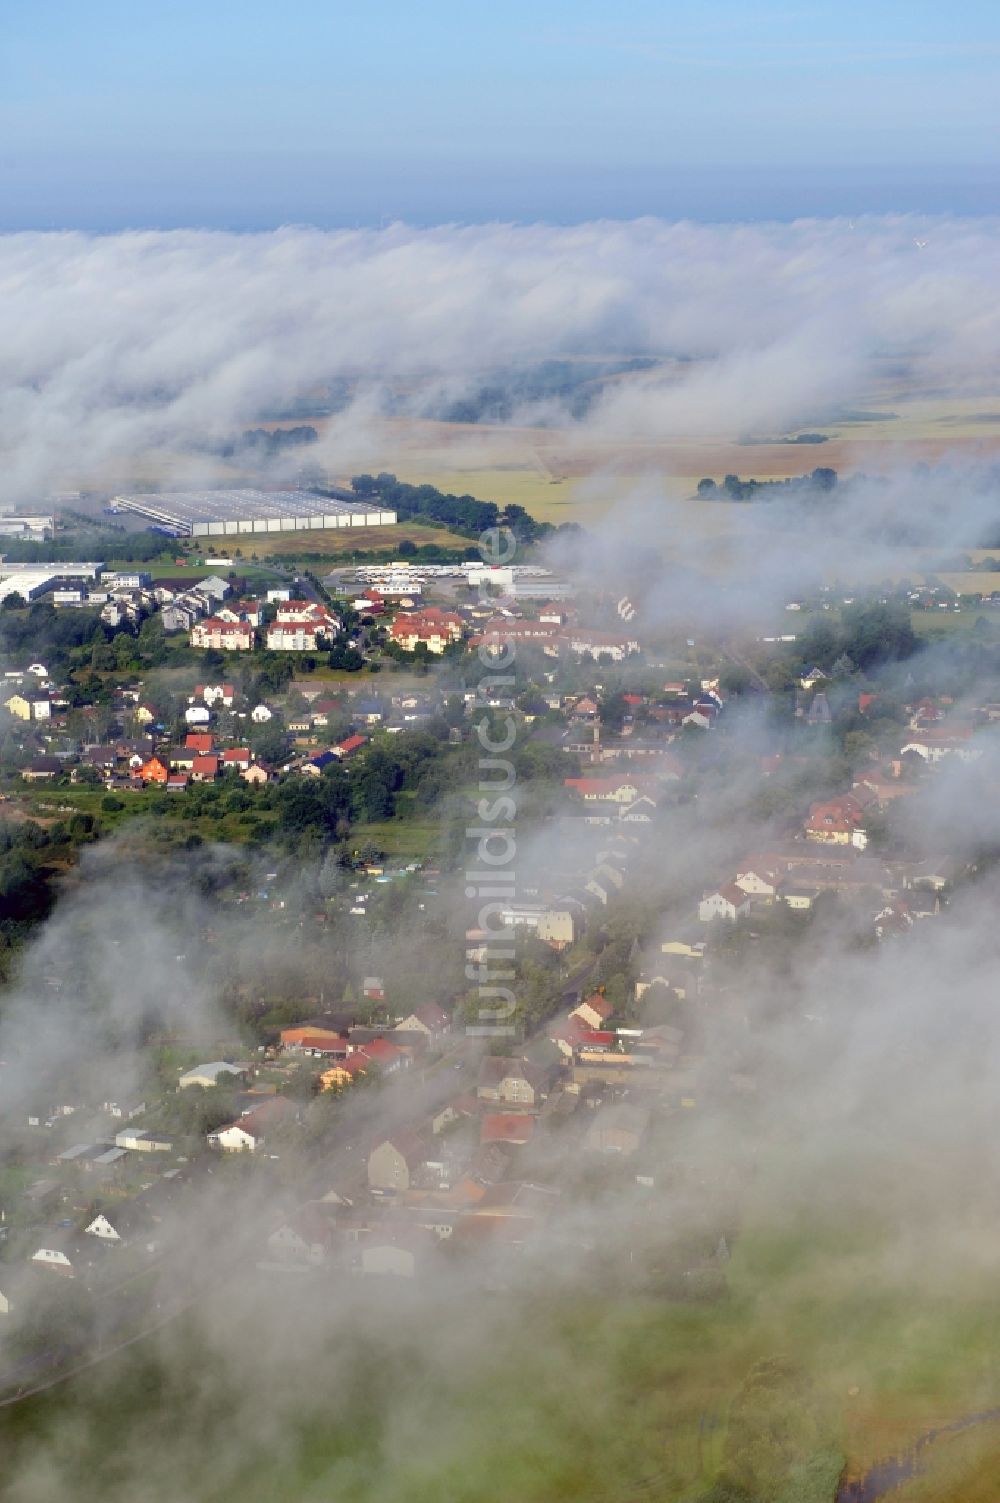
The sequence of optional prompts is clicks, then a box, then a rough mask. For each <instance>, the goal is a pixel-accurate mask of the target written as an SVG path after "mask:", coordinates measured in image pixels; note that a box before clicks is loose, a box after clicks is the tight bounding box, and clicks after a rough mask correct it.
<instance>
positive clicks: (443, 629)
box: [389, 605, 465, 654]
mask: <svg viewBox="0 0 1000 1503" xmlns="http://www.w3.org/2000/svg"><path fill="white" fill-rule="evenodd" d="M464 626H465V623H464V622H463V620H462V618H461V616H458V615H456V614H455V612H454V611H442V610H439V609H438V608H437V606H433V605H432V606H428V607H427V608H426V609H425V610H422V611H410V612H408V613H405V614H404V613H401V614H400V615H398V616H395V617H394V618H393V620H392V624H391V625H390V627H389V635H390V637H391V638H392V640H393V641H394V642H395V643H396V644H397V645H398V646H399V647H401V648H402V649H403V651H404V652H414V651H415V650H416V648H417V647H418V646H419V645H420V644H421V643H422V644H423V645H424V646H425V647H426V648H427V651H428V652H432V653H435V654H440V653H442V652H444V650H445V648H446V647H448V646H450V644H451V643H452V642H460V641H461V640H462V631H463V629H464Z"/></svg>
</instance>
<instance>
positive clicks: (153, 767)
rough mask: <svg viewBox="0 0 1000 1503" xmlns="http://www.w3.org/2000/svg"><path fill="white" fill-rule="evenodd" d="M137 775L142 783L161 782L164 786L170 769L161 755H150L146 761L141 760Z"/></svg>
mask: <svg viewBox="0 0 1000 1503" xmlns="http://www.w3.org/2000/svg"><path fill="white" fill-rule="evenodd" d="M139 776H140V777H141V778H142V781H143V782H144V783H162V784H164V786H165V785H166V783H167V779H168V778H169V777H170V769H169V767H168V766H167V764H166V762H164V761H163V759H162V758H161V757H150V759H149V761H148V762H143V764H142V767H141V768H140V770H139Z"/></svg>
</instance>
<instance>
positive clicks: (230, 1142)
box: [208, 1096, 296, 1153]
mask: <svg viewBox="0 0 1000 1503" xmlns="http://www.w3.org/2000/svg"><path fill="white" fill-rule="evenodd" d="M295 1114H296V1113H295V1107H294V1105H293V1104H292V1102H291V1101H289V1100H288V1098H287V1097H285V1096H271V1097H269V1098H268V1100H266V1101H263V1102H262V1103H261V1105H260V1106H257V1107H254V1108H253V1110H251V1111H249V1112H244V1114H243V1116H242V1117H237V1118H236V1120H235V1121H234V1122H230V1123H229V1125H228V1126H227V1127H221V1128H219V1130H218V1131H217V1132H214V1133H209V1135H208V1141H209V1144H210V1145H211V1146H212V1147H213V1148H214V1147H218V1148H223V1149H225V1150H226V1151H227V1152H228V1153H256V1152H257V1150H258V1149H260V1148H262V1147H263V1146H264V1143H265V1141H266V1138H267V1134H268V1133H270V1132H272V1131H273V1130H274V1129H275V1128H276V1127H279V1126H280V1125H281V1124H282V1123H283V1122H286V1121H288V1120H289V1119H290V1118H292V1117H294V1116H295Z"/></svg>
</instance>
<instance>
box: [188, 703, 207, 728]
mask: <svg viewBox="0 0 1000 1503" xmlns="http://www.w3.org/2000/svg"><path fill="white" fill-rule="evenodd" d="M184 719H185V720H186V721H187V723H188V725H208V723H209V721H210V720H211V719H212V712H211V710H207V709H206V708H205V706H204V705H190V706H189V707H188V709H186V710H185V711H184Z"/></svg>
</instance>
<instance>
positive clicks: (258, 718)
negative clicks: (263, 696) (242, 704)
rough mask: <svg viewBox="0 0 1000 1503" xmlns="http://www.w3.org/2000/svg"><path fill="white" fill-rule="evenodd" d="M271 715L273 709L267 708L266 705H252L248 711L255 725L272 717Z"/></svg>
mask: <svg viewBox="0 0 1000 1503" xmlns="http://www.w3.org/2000/svg"><path fill="white" fill-rule="evenodd" d="M273 715H274V711H273V710H269V709H268V708H267V705H254V707H253V709H252V710H251V711H250V719H251V720H252V721H253V722H254V723H255V725H264V724H265V722H266V721H268V720H270V719H272V717H273Z"/></svg>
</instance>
